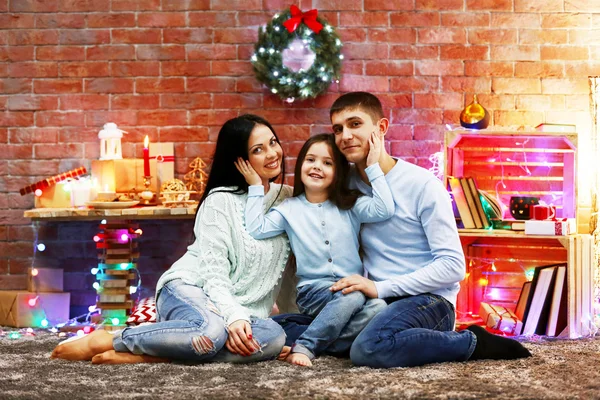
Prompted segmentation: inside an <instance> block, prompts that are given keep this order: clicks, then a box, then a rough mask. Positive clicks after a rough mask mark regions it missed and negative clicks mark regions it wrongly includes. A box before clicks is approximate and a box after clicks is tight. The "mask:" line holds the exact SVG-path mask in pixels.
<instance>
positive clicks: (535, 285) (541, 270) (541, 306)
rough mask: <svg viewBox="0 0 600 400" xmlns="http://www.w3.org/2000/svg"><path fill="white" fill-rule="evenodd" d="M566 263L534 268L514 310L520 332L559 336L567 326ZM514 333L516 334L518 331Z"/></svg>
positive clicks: (523, 333) (522, 333)
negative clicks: (520, 327)
mask: <svg viewBox="0 0 600 400" xmlns="http://www.w3.org/2000/svg"><path fill="white" fill-rule="evenodd" d="M566 274H567V264H556V265H547V266H542V267H536V268H535V272H534V274H533V279H532V280H531V281H529V282H525V283H524V284H523V289H522V290H521V295H520V296H519V300H518V301H517V307H516V309H515V314H516V316H517V317H518V318H519V319H520V320H521V321H523V330H522V331H521V333H520V334H521V335H534V334H535V335H547V336H559V335H560V334H561V332H562V331H563V330H564V329H565V328H566V327H567V276H566ZM517 334H519V333H518V332H517Z"/></svg>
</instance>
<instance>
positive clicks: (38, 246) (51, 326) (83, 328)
mask: <svg viewBox="0 0 600 400" xmlns="http://www.w3.org/2000/svg"><path fill="white" fill-rule="evenodd" d="M101 224H106V220H102V222H101ZM32 227H33V255H32V258H31V267H30V268H29V274H30V276H31V279H36V277H37V276H38V274H39V270H38V269H37V268H36V265H37V264H36V258H37V253H38V252H44V251H45V250H46V248H47V246H46V244H45V243H43V242H40V240H39V222H37V221H35V222H33V224H32ZM134 233H136V234H137V235H138V236H141V235H142V233H143V232H142V230H141V229H137V230H136V231H135V232H134ZM93 239H94V242H97V241H98V240H99V237H98V236H97V235H95V236H94V238H93ZM120 239H121V241H122V242H131V237H130V236H129V235H127V234H123V235H121V238H120ZM119 267H120V268H121V269H127V270H129V271H130V272H134V273H135V275H136V280H137V282H136V285H135V286H130V287H129V293H130V294H137V298H136V302H137V301H139V297H140V295H141V291H140V288H141V286H142V278H141V274H140V272H139V270H138V268H137V267H136V264H135V263H122V264H120V265H119ZM90 272H91V274H92V275H94V276H96V277H98V276H99V275H100V274H102V272H103V268H102V267H101V264H99V268H98V267H94V268H92V269H91V271H90ZM92 287H93V288H94V289H95V290H96V302H97V301H98V297H99V295H100V293H101V292H102V288H101V286H100V283H99V282H98V281H96V282H94V283H93V285H92ZM40 293H42V292H39V291H37V290H36V291H34V292H31V295H30V297H29V299H28V300H27V305H28V306H29V307H30V308H32V311H35V312H36V313H37V314H41V315H42V317H41V319H40V320H39V321H35V325H37V326H38V327H40V328H42V329H47V330H48V331H49V332H52V333H58V335H59V337H67V336H72V335H77V336H83V335H85V334H88V333H90V332H91V331H92V330H94V329H98V328H100V327H102V326H103V325H105V324H108V323H110V324H112V325H120V324H122V323H124V322H125V321H121V320H120V319H119V318H111V319H108V320H100V322H97V323H92V317H93V316H94V315H97V314H99V313H100V311H101V310H100V309H98V308H97V307H96V305H95V304H93V305H90V306H89V307H88V312H87V313H84V314H81V315H78V316H75V317H73V318H70V319H68V320H67V321H62V322H56V323H52V322H53V321H50V320H49V319H48V315H49V313H48V312H46V309H45V307H44V304H43V296H40ZM65 327H67V328H69V329H66V330H64V331H61V330H63V329H64V328H65ZM78 327H80V329H77V328H78ZM34 335H35V331H34V329H33V328H31V327H28V328H15V329H11V330H9V331H4V330H1V329H0V337H4V336H6V337H8V338H9V339H19V338H21V337H22V336H34Z"/></svg>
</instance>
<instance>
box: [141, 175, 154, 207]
mask: <svg viewBox="0 0 600 400" xmlns="http://www.w3.org/2000/svg"><path fill="white" fill-rule="evenodd" d="M151 180H152V177H151V176H144V187H145V189H144V191H142V192H141V193H140V194H139V196H140V205H141V206H155V205H156V194H155V193H154V192H153V191H152V190H150V182H151Z"/></svg>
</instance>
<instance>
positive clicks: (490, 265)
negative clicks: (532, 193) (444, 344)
mask: <svg viewBox="0 0 600 400" xmlns="http://www.w3.org/2000/svg"><path fill="white" fill-rule="evenodd" d="M449 129H450V130H452V128H451V127H449ZM528 142H529V139H524V140H523V141H522V142H515V145H517V146H520V147H521V149H522V151H514V152H513V154H512V155H507V154H506V152H503V151H502V150H499V151H498V152H497V153H496V154H495V155H494V156H492V157H491V158H489V159H488V160H487V161H488V162H497V161H505V162H512V163H517V165H518V166H519V167H520V168H521V169H522V171H523V173H524V174H525V175H524V176H531V175H532V172H531V170H530V169H529V161H528V159H527V151H526V145H527V144H528ZM429 161H430V162H431V167H430V168H429V171H430V172H432V173H433V174H434V175H435V176H436V177H438V178H439V179H443V177H444V172H445V171H444V153H443V152H441V151H440V152H436V153H433V154H431V155H430V156H429ZM538 162H540V163H541V164H542V165H543V166H545V167H547V172H546V176H548V177H549V176H550V173H551V169H552V164H551V163H549V162H548V161H547V159H542V160H539V161H538ZM499 165H500V172H501V176H500V179H499V180H498V181H497V182H496V184H495V192H496V193H495V194H496V199H498V203H499V204H500V207H501V211H502V215H504V213H505V211H506V210H507V209H508V207H507V206H506V205H505V204H504V203H503V202H502V201H500V199H501V196H500V194H501V193H500V191H501V189H500V187H502V189H506V187H507V186H506V184H505V182H504V179H505V171H504V163H503V162H499ZM546 182H548V185H549V186H550V180H546ZM550 196H551V198H552V201H556V200H557V196H556V194H555V193H553V192H552V191H550ZM481 200H482V205H483V208H484V211H485V213H486V215H488V216H491V215H493V211H492V210H491V205H490V204H489V203H488V202H487V201H486V200H485V198H484V197H483V196H481ZM550 205H552V204H550ZM489 229H490V230H491V229H494V228H493V227H490V228H489ZM594 253H595V254H596V258H597V259H600V249H599V248H598V246H596V248H595V251H594ZM465 259H466V260H467V262H468V265H469V272H467V279H468V278H469V274H470V273H471V272H472V271H473V269H474V268H475V269H482V270H485V271H484V272H482V275H486V276H485V277H483V276H482V278H480V279H479V281H478V282H477V283H478V284H479V285H480V287H481V288H482V290H483V298H489V299H490V300H497V299H498V297H499V289H498V288H495V287H492V286H490V285H489V279H488V277H489V275H490V274H492V273H494V272H496V263H497V262H499V261H502V262H509V263H513V264H515V265H516V266H517V268H520V269H521V270H522V271H523V272H524V274H525V279H526V280H528V281H530V280H532V279H533V274H534V268H527V267H526V266H525V264H524V263H523V262H521V261H520V260H516V259H514V258H508V259H506V258H485V257H472V256H466V257H465ZM476 263H477V264H476ZM515 269H516V268H515ZM594 270H595V275H596V277H595V280H596V281H600V278H598V276H600V268H598V266H597V267H596V268H595V269H594ZM593 296H594V302H593V315H592V316H591V317H589V318H588V317H587V316H583V317H582V318H583V320H582V323H583V324H584V325H587V327H588V328H589V331H590V332H592V334H593V335H595V334H596V333H597V332H599V327H600V287H599V285H598V284H595V285H594V294H593ZM457 315H458V316H459V317H470V316H471V315H472V313H471V312H462V311H460V310H457Z"/></svg>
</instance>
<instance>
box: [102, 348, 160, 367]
mask: <svg viewBox="0 0 600 400" xmlns="http://www.w3.org/2000/svg"><path fill="white" fill-rule="evenodd" d="M169 362H171V360H168V359H166V358H160V357H154V356H148V355H145V354H132V353H121V352H118V351H114V350H108V351H105V352H104V353H101V354H96V355H95V356H94V357H93V358H92V364H141V363H169Z"/></svg>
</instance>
